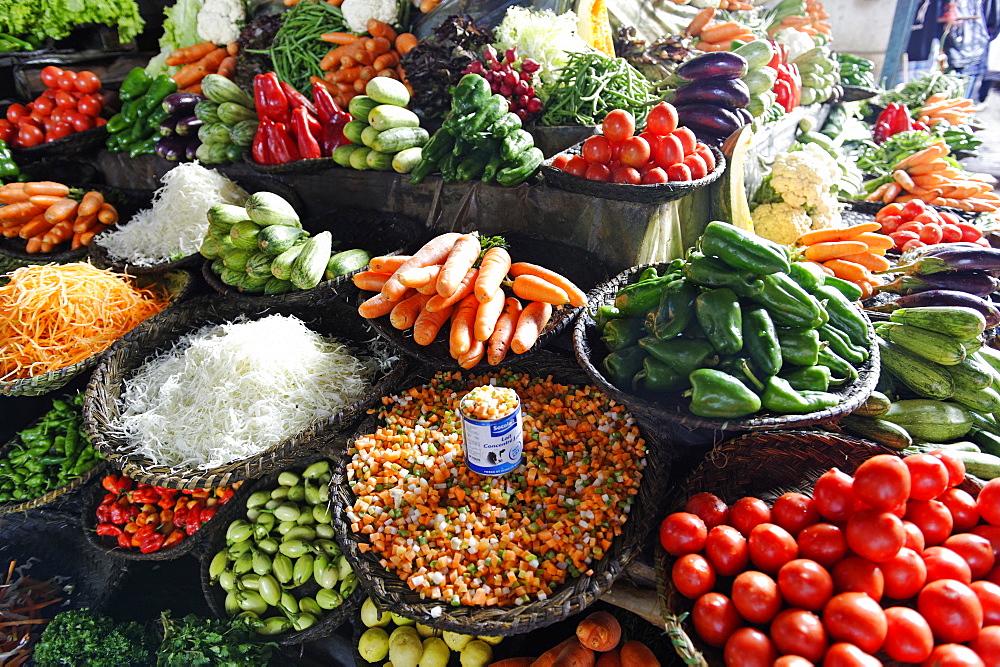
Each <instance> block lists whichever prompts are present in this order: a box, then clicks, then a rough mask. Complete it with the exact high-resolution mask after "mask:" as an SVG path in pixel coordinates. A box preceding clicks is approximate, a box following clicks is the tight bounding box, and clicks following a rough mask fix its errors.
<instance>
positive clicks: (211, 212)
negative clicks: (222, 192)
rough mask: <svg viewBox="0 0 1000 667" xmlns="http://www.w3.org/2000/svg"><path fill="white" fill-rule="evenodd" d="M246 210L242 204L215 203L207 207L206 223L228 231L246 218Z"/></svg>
mask: <svg viewBox="0 0 1000 667" xmlns="http://www.w3.org/2000/svg"><path fill="white" fill-rule="evenodd" d="M247 219H248V218H247V212H246V209H244V208H243V207H242V206H234V205H233V204H216V205H215V206H213V207H212V208H210V209H208V224H209V225H210V226H212V227H217V228H218V229H219V230H220V231H224V232H229V230H230V229H231V228H232V226H233V225H235V224H236V223H237V222H239V221H240V220H247Z"/></svg>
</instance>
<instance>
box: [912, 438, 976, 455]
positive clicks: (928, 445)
mask: <svg viewBox="0 0 1000 667" xmlns="http://www.w3.org/2000/svg"><path fill="white" fill-rule="evenodd" d="M936 449H943V450H945V451H950V452H981V451H982V450H981V449H980V448H979V445H977V444H976V443H974V442H969V441H968V440H956V441H955V442H915V443H913V444H912V445H910V446H909V447H907V448H906V449H905V450H903V455H904V456H909V455H910V454H930V453H931V452H933V451H934V450H936Z"/></svg>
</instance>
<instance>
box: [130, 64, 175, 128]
mask: <svg viewBox="0 0 1000 667" xmlns="http://www.w3.org/2000/svg"><path fill="white" fill-rule="evenodd" d="M175 92H177V82H176V81H174V80H173V79H171V78H170V75H169V74H160V75H159V76H157V77H156V78H155V79H153V81H152V83H150V84H149V90H147V91H146V93H145V94H144V95H143V96H142V99H141V100H140V101H139V110H138V114H137V118H146V117H147V116H149V115H150V114H151V113H152V112H153V110H154V109H158V108H161V107H162V105H163V100H164V98H166V96H167V95H169V94H170V93H175Z"/></svg>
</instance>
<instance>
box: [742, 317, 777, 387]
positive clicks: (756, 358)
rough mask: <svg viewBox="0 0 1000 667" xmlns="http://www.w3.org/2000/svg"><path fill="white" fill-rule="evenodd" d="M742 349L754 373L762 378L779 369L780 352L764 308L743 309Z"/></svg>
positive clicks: (773, 373)
mask: <svg viewBox="0 0 1000 667" xmlns="http://www.w3.org/2000/svg"><path fill="white" fill-rule="evenodd" d="M742 326H743V329H742V331H743V349H744V352H745V353H746V355H747V357H748V358H749V359H750V367H751V368H752V369H753V372H754V375H755V376H756V377H757V378H759V379H761V380H763V379H764V378H768V377H771V376H772V375H777V374H778V371H779V370H781V363H782V352H781V346H780V345H779V344H778V335H777V333H776V332H775V330H774V323H773V322H771V316H770V315H768V313H767V310H766V309H765V308H744V309H743V324H742Z"/></svg>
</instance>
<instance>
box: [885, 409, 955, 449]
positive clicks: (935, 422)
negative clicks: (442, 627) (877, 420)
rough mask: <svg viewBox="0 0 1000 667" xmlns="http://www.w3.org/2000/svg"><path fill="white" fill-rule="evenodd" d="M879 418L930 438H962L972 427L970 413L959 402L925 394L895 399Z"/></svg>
mask: <svg viewBox="0 0 1000 667" xmlns="http://www.w3.org/2000/svg"><path fill="white" fill-rule="evenodd" d="M881 419H884V420H885V421H888V422H892V423H893V424H897V425H898V426H902V427H903V428H904V429H906V432H907V433H909V434H910V436H911V437H913V438H914V439H915V440H927V441H933V442H941V441H948V440H955V439H956V438H962V437H964V436H965V434H966V433H968V432H969V429H971V428H972V417H971V416H970V415H969V411H968V410H966V409H965V408H963V407H962V406H961V405H958V404H957V403H948V402H946V401H934V400H930V399H925V398H915V399H911V400H905V401H896V402H894V403H893V404H892V407H890V408H889V411H888V412H886V413H885V414H884V415H882V417H881Z"/></svg>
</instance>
